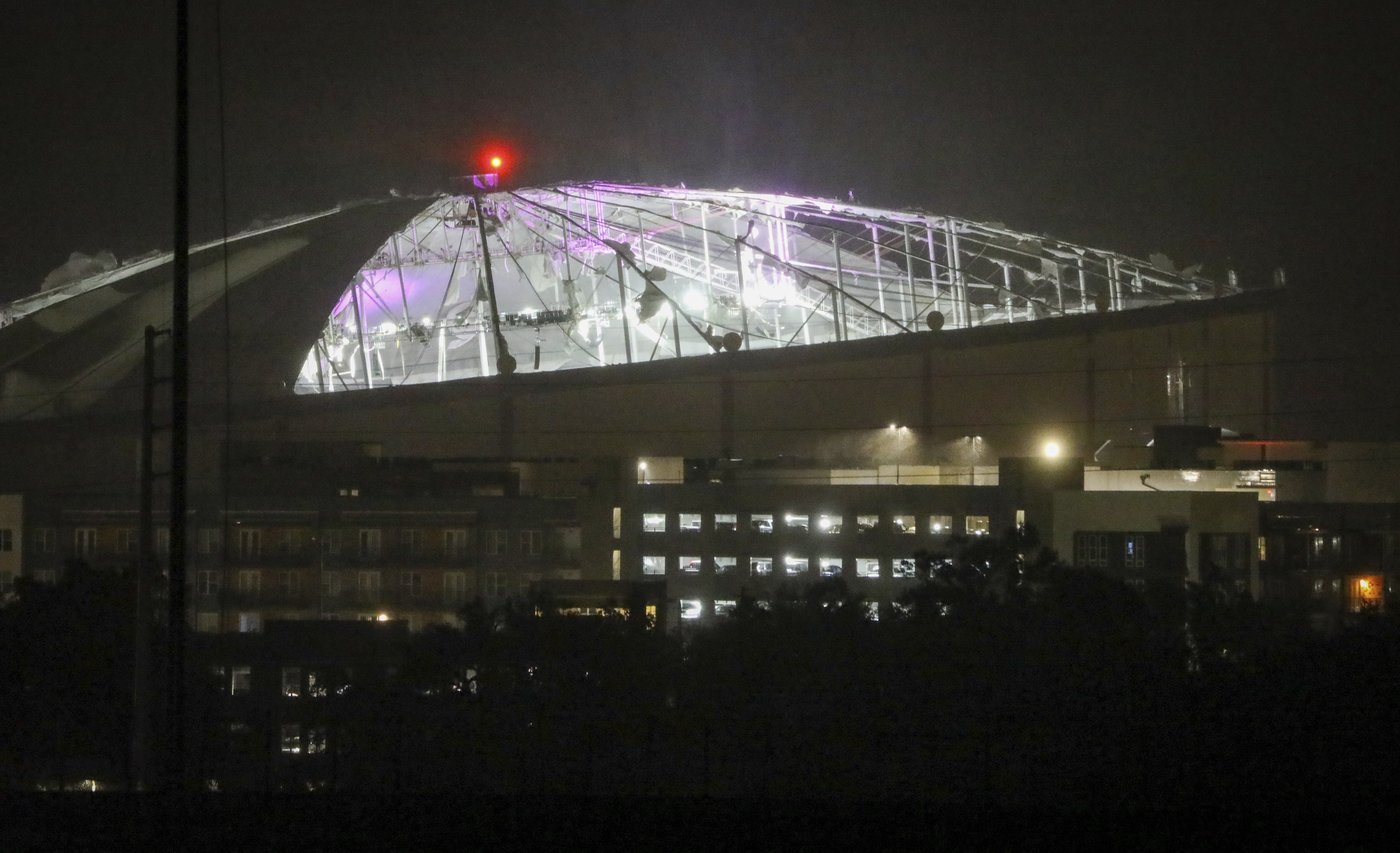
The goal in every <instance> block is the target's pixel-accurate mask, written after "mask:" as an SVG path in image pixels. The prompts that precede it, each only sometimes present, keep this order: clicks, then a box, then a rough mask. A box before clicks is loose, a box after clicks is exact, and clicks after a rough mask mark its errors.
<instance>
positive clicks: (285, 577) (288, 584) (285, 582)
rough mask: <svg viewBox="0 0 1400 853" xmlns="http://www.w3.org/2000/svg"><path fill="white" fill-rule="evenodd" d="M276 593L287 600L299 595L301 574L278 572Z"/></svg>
mask: <svg viewBox="0 0 1400 853" xmlns="http://www.w3.org/2000/svg"><path fill="white" fill-rule="evenodd" d="M277 591H278V592H280V593H282V594H283V595H285V596H287V597H288V598H290V597H292V596H294V595H297V594H298V593H300V592H301V572H293V571H285V572H279V573H278V578H277Z"/></svg>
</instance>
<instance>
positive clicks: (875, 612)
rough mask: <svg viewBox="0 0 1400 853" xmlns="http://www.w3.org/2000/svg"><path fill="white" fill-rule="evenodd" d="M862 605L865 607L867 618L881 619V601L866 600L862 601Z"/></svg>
mask: <svg viewBox="0 0 1400 853" xmlns="http://www.w3.org/2000/svg"><path fill="white" fill-rule="evenodd" d="M861 605H862V606H863V607H864V608H865V618H866V619H868V620H869V621H871V622H879V621H880V602H878V601H869V600H866V601H862V602H861Z"/></svg>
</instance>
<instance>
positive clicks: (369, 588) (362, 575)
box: [355, 571, 380, 603]
mask: <svg viewBox="0 0 1400 853" xmlns="http://www.w3.org/2000/svg"><path fill="white" fill-rule="evenodd" d="M379 584H380V577H379V572H376V571H364V572H356V573H355V594H356V596H357V597H358V598H359V600H360V601H364V602H369V603H373V602H376V601H378V600H379V589H380V585H379Z"/></svg>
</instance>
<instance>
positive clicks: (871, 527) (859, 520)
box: [856, 515, 880, 533]
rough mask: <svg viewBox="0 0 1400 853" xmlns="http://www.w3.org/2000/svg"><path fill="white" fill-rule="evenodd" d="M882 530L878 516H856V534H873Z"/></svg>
mask: <svg viewBox="0 0 1400 853" xmlns="http://www.w3.org/2000/svg"><path fill="white" fill-rule="evenodd" d="M879 529H880V516H878V515H858V516H856V532H857V533H871V532H873V531H875V530H879Z"/></svg>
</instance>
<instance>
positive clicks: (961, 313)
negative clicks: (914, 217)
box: [944, 219, 972, 329]
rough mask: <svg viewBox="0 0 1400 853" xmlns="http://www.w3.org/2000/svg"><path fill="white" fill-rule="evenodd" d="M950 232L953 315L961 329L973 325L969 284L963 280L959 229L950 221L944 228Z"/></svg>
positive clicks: (949, 248)
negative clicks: (968, 292)
mask: <svg viewBox="0 0 1400 853" xmlns="http://www.w3.org/2000/svg"><path fill="white" fill-rule="evenodd" d="M944 227H945V228H946V229H947V231H948V271H949V276H950V278H951V279H952V284H953V313H954V314H955V315H956V316H957V317H958V326H959V328H964V329H965V328H967V327H968V326H971V325H972V316H971V314H972V312H971V311H970V310H969V308H968V304H967V282H966V281H964V280H963V274H962V261H960V260H959V259H958V229H957V228H956V227H955V226H954V225H953V221H952V220H951V219H950V220H948V221H947V223H946V224H945V226H944Z"/></svg>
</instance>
